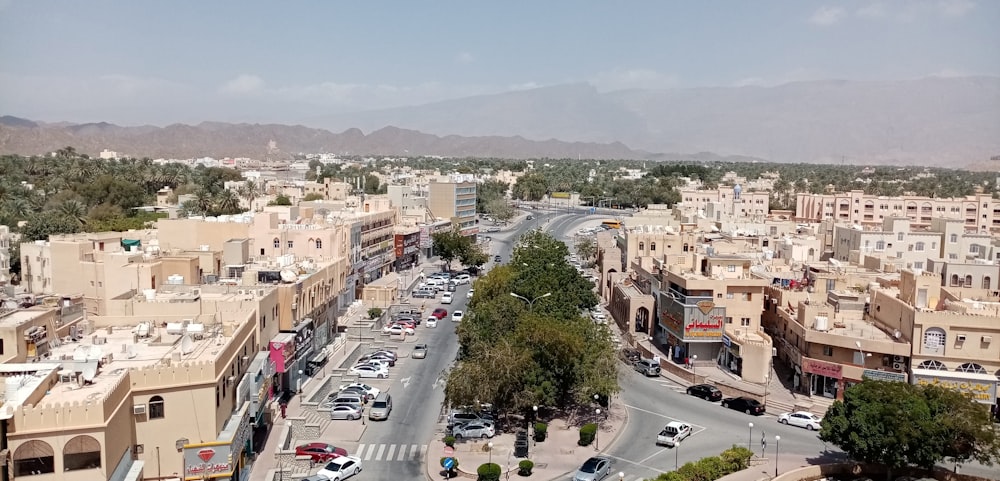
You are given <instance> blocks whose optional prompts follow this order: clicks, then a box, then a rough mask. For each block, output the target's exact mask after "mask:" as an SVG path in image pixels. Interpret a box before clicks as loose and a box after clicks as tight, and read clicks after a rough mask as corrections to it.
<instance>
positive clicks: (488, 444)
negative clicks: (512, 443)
mask: <svg viewBox="0 0 1000 481" xmlns="http://www.w3.org/2000/svg"><path fill="white" fill-rule="evenodd" d="M486 447H488V448H490V464H493V441H490V442H488V443H486Z"/></svg>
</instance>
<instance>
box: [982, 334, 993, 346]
mask: <svg viewBox="0 0 1000 481" xmlns="http://www.w3.org/2000/svg"><path fill="white" fill-rule="evenodd" d="M991 342H993V336H983V344H989V343H991Z"/></svg>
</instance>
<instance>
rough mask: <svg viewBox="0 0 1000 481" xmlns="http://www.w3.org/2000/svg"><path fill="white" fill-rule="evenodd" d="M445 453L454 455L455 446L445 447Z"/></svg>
mask: <svg viewBox="0 0 1000 481" xmlns="http://www.w3.org/2000/svg"><path fill="white" fill-rule="evenodd" d="M444 453H445V454H447V455H449V456H450V455H452V454H455V448H453V447H451V446H445V447H444Z"/></svg>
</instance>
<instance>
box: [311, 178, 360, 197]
mask: <svg viewBox="0 0 1000 481" xmlns="http://www.w3.org/2000/svg"><path fill="white" fill-rule="evenodd" d="M351 190H352V189H351V184H348V183H347V182H340V181H338V180H337V179H334V178H332V177H327V178H325V179H323V182H306V183H305V186H304V187H303V194H302V196H303V197H305V196H307V195H309V194H318V195H321V196H323V200H344V199H346V198H347V197H348V196H349V195H350V194H351Z"/></svg>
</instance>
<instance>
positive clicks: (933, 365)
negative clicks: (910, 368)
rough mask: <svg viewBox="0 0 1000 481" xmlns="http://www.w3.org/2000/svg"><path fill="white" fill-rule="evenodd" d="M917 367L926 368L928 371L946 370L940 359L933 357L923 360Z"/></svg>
mask: <svg viewBox="0 0 1000 481" xmlns="http://www.w3.org/2000/svg"><path fill="white" fill-rule="evenodd" d="M917 369H927V370H930V371H947V370H948V368H947V367H945V365H944V364H943V363H942V362H941V361H938V360H935V359H931V360H929V361H924V362H922V363H920V365H919V366H917Z"/></svg>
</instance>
